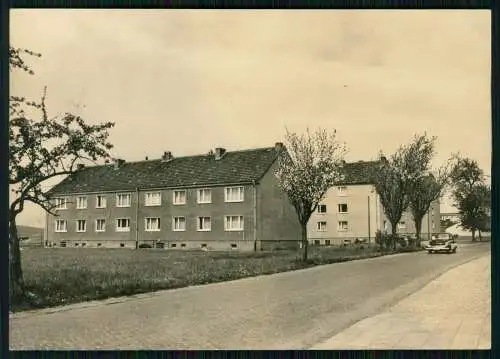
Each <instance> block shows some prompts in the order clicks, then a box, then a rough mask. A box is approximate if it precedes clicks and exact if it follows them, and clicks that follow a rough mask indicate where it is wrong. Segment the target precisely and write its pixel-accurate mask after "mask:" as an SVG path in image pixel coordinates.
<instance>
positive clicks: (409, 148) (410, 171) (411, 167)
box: [373, 133, 436, 249]
mask: <svg viewBox="0 0 500 359" xmlns="http://www.w3.org/2000/svg"><path fill="white" fill-rule="evenodd" d="M435 141H436V137H428V136H427V134H425V133H424V134H421V135H415V136H414V138H413V141H412V142H411V143H409V144H407V145H401V146H400V147H399V148H398V149H397V151H396V152H395V153H394V154H392V155H391V156H390V158H388V159H385V160H383V161H381V163H380V166H379V167H378V168H377V170H376V171H375V173H374V174H373V179H374V183H375V188H376V190H377V193H378V194H379V196H380V202H381V203H382V207H383V210H384V214H385V216H386V217H387V219H388V220H389V222H390V224H391V237H392V245H393V248H394V249H395V248H396V239H397V225H398V223H399V221H400V220H401V217H402V215H403V213H404V212H405V211H406V210H407V209H408V206H409V205H410V196H409V193H410V192H411V188H412V186H414V184H415V183H416V182H417V181H419V180H420V178H421V177H424V176H426V175H427V174H428V171H429V167H430V162H431V159H432V156H433V153H434V144H435ZM383 158H385V157H383Z"/></svg>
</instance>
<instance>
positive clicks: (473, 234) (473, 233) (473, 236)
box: [471, 229, 476, 242]
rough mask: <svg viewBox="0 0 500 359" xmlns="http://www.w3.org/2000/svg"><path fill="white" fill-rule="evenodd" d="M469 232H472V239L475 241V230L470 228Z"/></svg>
mask: <svg viewBox="0 0 500 359" xmlns="http://www.w3.org/2000/svg"><path fill="white" fill-rule="evenodd" d="M471 232H472V241H473V242H475V241H476V230H475V229H471Z"/></svg>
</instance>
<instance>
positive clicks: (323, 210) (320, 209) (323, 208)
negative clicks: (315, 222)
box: [318, 204, 326, 213]
mask: <svg viewBox="0 0 500 359" xmlns="http://www.w3.org/2000/svg"><path fill="white" fill-rule="evenodd" d="M318 213H326V204H320V205H318Z"/></svg>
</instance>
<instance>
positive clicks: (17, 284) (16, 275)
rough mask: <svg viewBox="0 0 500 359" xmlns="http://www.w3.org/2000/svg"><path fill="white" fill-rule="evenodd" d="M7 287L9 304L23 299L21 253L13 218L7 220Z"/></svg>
mask: <svg viewBox="0 0 500 359" xmlns="http://www.w3.org/2000/svg"><path fill="white" fill-rule="evenodd" d="M9 285H10V286H9V293H10V301H11V303H15V302H17V301H20V300H22V299H23V298H24V297H25V292H24V281H23V272H22V269H21V251H20V249H19V238H18V236H17V227H16V218H15V217H11V218H10V219H9Z"/></svg>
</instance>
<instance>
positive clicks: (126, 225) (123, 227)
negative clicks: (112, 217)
mask: <svg viewBox="0 0 500 359" xmlns="http://www.w3.org/2000/svg"><path fill="white" fill-rule="evenodd" d="M116 231H117V232H130V219H129V218H117V219H116Z"/></svg>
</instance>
